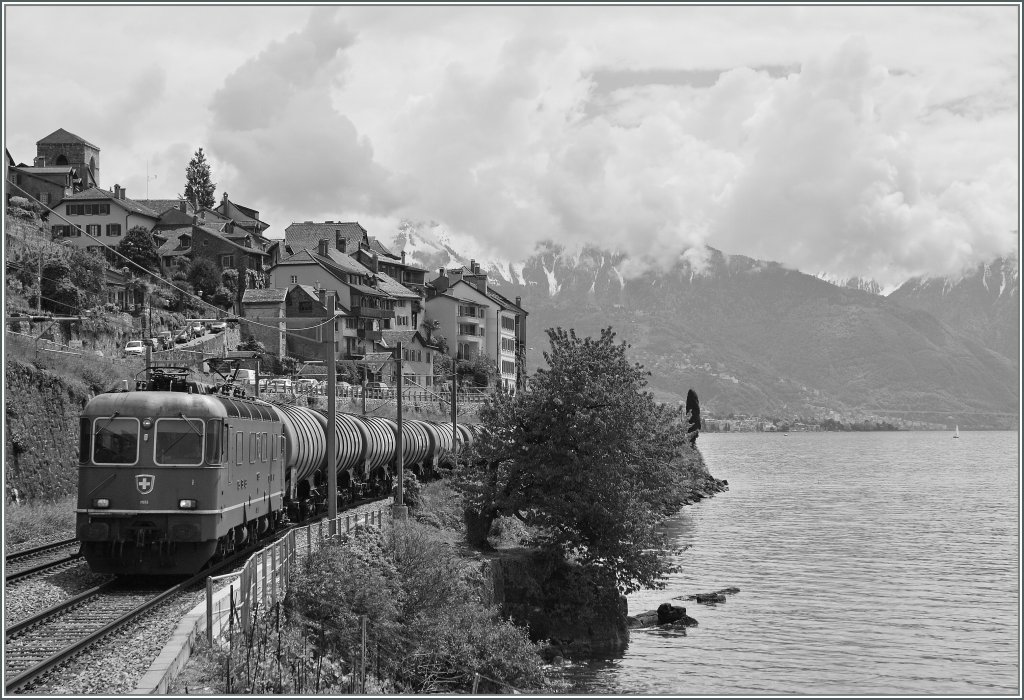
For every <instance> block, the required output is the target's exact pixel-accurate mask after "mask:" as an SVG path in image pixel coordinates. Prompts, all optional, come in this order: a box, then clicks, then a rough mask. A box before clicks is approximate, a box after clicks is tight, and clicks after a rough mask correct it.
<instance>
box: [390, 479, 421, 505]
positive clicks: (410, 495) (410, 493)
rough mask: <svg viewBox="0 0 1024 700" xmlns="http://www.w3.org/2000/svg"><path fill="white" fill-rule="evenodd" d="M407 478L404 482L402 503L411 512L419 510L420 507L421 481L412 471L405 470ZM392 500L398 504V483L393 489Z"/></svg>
mask: <svg viewBox="0 0 1024 700" xmlns="http://www.w3.org/2000/svg"><path fill="white" fill-rule="evenodd" d="M403 473H404V474H405V478H404V479H403V480H402V481H403V483H402V501H403V502H404V504H405V505H406V506H408V507H409V510H411V511H415V510H419V507H420V480H419V479H417V478H416V475H415V474H413V473H412V471H411V470H409V469H405V470H403ZM391 498H393V499H394V500H395V502H396V503H397V502H398V484H397V483H396V484H395V486H394V488H392V489H391Z"/></svg>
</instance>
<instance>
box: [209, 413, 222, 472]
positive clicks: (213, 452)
mask: <svg viewBox="0 0 1024 700" xmlns="http://www.w3.org/2000/svg"><path fill="white" fill-rule="evenodd" d="M223 427H224V424H223V422H222V421H221V419H220V418H211V419H210V420H208V421H206V462H207V464H220V463H221V462H222V461H223V457H222V456H221V455H222V452H223V450H224V444H225V443H224V440H222V439H221V430H222V429H223Z"/></svg>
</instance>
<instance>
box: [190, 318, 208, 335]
mask: <svg viewBox="0 0 1024 700" xmlns="http://www.w3.org/2000/svg"><path fill="white" fill-rule="evenodd" d="M202 335H206V326H204V325H203V322H202V321H193V322H192V336H193V337H195V338H198V337H199V336H202Z"/></svg>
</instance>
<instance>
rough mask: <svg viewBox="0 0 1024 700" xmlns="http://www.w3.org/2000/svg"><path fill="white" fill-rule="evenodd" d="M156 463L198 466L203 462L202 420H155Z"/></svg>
mask: <svg viewBox="0 0 1024 700" xmlns="http://www.w3.org/2000/svg"><path fill="white" fill-rule="evenodd" d="M155 446H156V456H155V457H154V460H153V461H154V463H156V464H181V465H188V466H198V465H200V464H202V463H203V422H202V421H201V420H193V419H182V418H158V419H157V421H156V442H155Z"/></svg>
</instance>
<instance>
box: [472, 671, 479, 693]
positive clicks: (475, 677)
mask: <svg viewBox="0 0 1024 700" xmlns="http://www.w3.org/2000/svg"><path fill="white" fill-rule="evenodd" d="M478 687H480V674H479V673H474V674H473V695H476V689H477V688H478Z"/></svg>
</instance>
